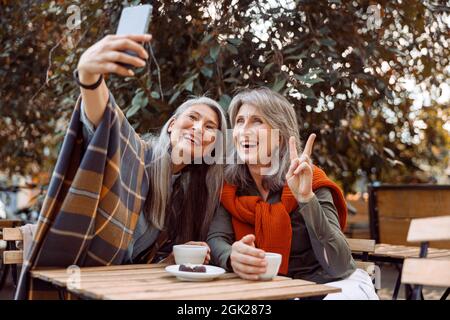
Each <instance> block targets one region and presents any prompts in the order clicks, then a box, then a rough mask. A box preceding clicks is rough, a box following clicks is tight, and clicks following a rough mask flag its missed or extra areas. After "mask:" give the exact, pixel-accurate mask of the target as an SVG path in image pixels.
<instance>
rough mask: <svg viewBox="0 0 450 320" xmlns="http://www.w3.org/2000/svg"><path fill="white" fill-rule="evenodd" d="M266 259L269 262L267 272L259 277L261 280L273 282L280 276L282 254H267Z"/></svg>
mask: <svg viewBox="0 0 450 320" xmlns="http://www.w3.org/2000/svg"><path fill="white" fill-rule="evenodd" d="M265 259H266V262H267V266H266V272H265V273H263V274H260V275H259V279H260V280H272V279H273V278H275V277H276V276H277V274H278V270H279V269H280V265H281V254H279V253H273V252H266V253H265Z"/></svg>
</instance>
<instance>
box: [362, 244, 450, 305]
mask: <svg viewBox="0 0 450 320" xmlns="http://www.w3.org/2000/svg"><path fill="white" fill-rule="evenodd" d="M419 254H420V247H414V246H404V245H392V244H385V243H379V244H377V245H376V246H375V252H371V253H369V257H368V260H369V261H373V262H375V263H377V262H388V263H393V264H394V265H395V266H396V267H397V270H398V276H397V281H396V283H395V287H394V292H393V295H392V299H393V300H396V299H397V296H398V292H399V290H400V285H401V277H402V267H403V261H404V260H405V259H408V258H419ZM427 258H430V259H450V250H448V249H437V248H428V253H427ZM405 288H406V290H407V291H409V290H411V287H410V286H409V285H406V286H405ZM406 295H408V293H406Z"/></svg>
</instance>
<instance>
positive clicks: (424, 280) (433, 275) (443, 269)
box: [402, 259, 450, 288]
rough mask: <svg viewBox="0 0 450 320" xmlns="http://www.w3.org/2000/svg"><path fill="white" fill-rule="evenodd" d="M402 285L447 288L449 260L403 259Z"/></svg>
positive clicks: (448, 284)
mask: <svg viewBox="0 0 450 320" xmlns="http://www.w3.org/2000/svg"><path fill="white" fill-rule="evenodd" d="M402 283H406V284H411V285H424V286H434V287H442V288H448V287H450V260H439V259H405V261H404V263H403V271H402Z"/></svg>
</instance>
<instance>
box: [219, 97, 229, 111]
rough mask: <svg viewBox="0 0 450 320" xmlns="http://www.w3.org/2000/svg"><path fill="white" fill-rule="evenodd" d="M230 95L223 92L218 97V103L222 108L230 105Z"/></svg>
mask: <svg viewBox="0 0 450 320" xmlns="http://www.w3.org/2000/svg"><path fill="white" fill-rule="evenodd" d="M230 102H231V97H230V96H229V95H227V94H224V95H222V96H221V97H220V100H219V104H220V105H221V106H222V108H223V109H224V110H228V106H229V105H230Z"/></svg>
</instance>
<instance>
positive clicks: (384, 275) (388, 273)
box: [0, 264, 450, 300]
mask: <svg viewBox="0 0 450 320" xmlns="http://www.w3.org/2000/svg"><path fill="white" fill-rule="evenodd" d="M397 275H398V274H397V271H396V269H395V267H393V266H392V265H389V264H384V265H382V266H381V289H380V290H379V291H378V295H379V296H380V299H382V300H390V299H391V297H392V293H393V291H394V286H395V281H396V279H397ZM13 291H14V289H13V284H12V281H11V278H10V279H9V281H8V283H7V284H6V285H5V288H3V289H2V290H0V300H8V299H12V297H13ZM404 292H405V290H404V288H403V286H402V287H401V290H400V293H399V297H398V298H399V299H404ZM423 293H424V297H425V299H426V300H432V299H439V298H440V297H441V296H442V294H443V293H444V289H440V288H425V289H424V290H423ZM448 299H450V298H448Z"/></svg>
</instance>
